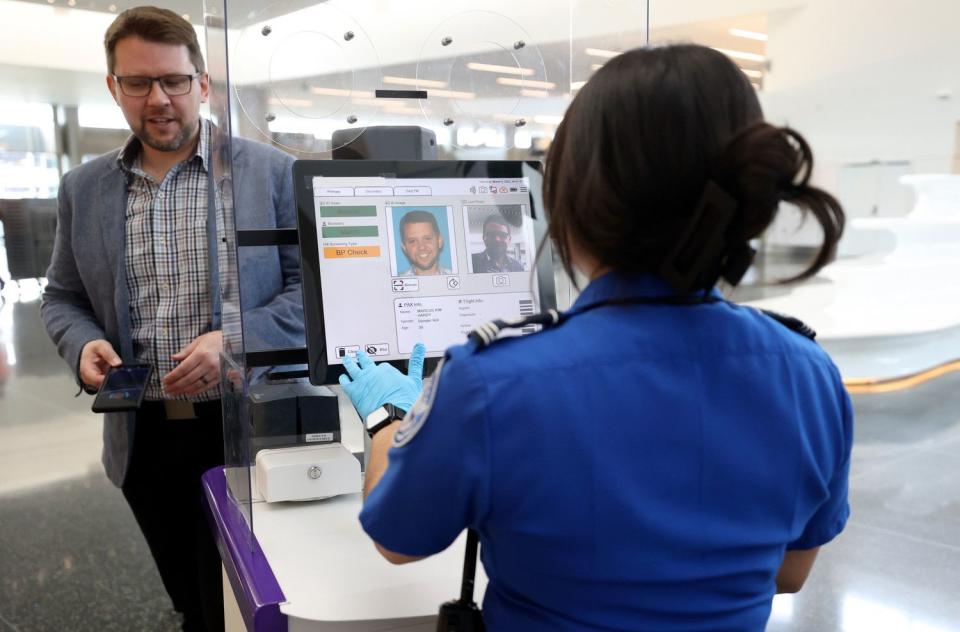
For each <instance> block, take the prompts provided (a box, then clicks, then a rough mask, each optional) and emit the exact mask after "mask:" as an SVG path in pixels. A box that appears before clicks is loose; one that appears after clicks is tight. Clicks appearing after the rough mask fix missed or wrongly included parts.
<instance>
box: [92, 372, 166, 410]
mask: <svg viewBox="0 0 960 632" xmlns="http://www.w3.org/2000/svg"><path fill="white" fill-rule="evenodd" d="M152 373H153V365H150V364H124V365H121V366H112V367H110V369H109V370H107V375H106V376H105V377H104V378H103V383H102V384H101V385H100V390H98V391H97V396H96V397H94V398H93V406H92V408H93V412H95V413H112V412H118V411H123V410H136V409H138V408H140V404H141V402H143V395H144V393H146V390H147V382H148V381H149V380H150V375H151V374H152Z"/></svg>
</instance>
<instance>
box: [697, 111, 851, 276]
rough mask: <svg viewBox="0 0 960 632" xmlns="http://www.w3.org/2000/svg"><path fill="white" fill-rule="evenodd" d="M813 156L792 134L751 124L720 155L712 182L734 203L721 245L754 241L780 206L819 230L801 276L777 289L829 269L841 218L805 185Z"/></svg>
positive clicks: (830, 201) (829, 201) (833, 202)
mask: <svg viewBox="0 0 960 632" xmlns="http://www.w3.org/2000/svg"><path fill="white" fill-rule="evenodd" d="M812 171H813V152H812V151H811V150H810V145H809V144H808V143H807V141H806V139H804V138H803V136H801V135H800V134H799V133H797V132H796V131H794V130H792V129H790V128H788V127H775V126H773V125H770V124H769V123H756V124H754V125H751V126H749V127H747V128H746V129H744V130H742V131H741V132H739V133H737V134H736V135H734V137H733V138H732V139H731V140H730V142H729V143H728V144H727V146H726V148H725V149H724V150H723V152H722V153H721V155H720V157H719V159H718V161H717V166H716V167H715V169H714V179H715V180H716V181H717V183H718V184H719V185H720V186H721V187H723V189H725V190H726V191H727V192H728V193H729V194H730V195H732V196H733V197H734V198H736V200H737V201H738V203H739V208H738V211H737V219H736V220H735V221H734V222H733V224H732V226H731V227H730V231H729V232H728V234H727V239H728V241H729V242H731V243H736V242H741V243H742V242H745V241H748V240H750V239H753V238H755V237H759V236H760V235H761V234H762V233H763V231H764V230H766V229H767V227H769V226H770V224H771V223H773V220H774V218H775V217H776V214H777V211H778V210H779V206H780V202H781V201H784V202H789V203H790V204H793V205H795V206H797V207H799V208H800V210H801V211H802V212H803V213H804V214H805V215H806V214H807V213H809V214H812V215H813V217H814V219H816V221H817V223H818V224H820V226H821V228H822V229H823V242H822V244H821V246H820V251H819V252H818V253H817V256H816V257H815V258H814V259H813V261H812V262H811V263H810V266H809V267H807V268H806V269H805V270H804V271H802V272H800V273H799V274H797V275H795V276H793V277H790V278H788V279H783V280H782V281H781V283H788V282H792V281H799V280H802V279H807V278H809V277H811V276H813V275H814V274H816V273H817V272H818V271H820V270H821V269H822V268H823V267H824V266H825V265H827V264H828V263H830V262H831V261H832V260H833V258H834V257H835V255H836V252H837V242H839V241H840V237H841V236H842V235H843V228H844V222H845V218H844V213H843V209H842V208H841V206H840V203H839V202H838V201H837V199H836V198H835V197H833V196H832V195H830V194H829V193H827V192H826V191H823V190H822V189H819V188H817V187H814V186H811V185H810V174H811V173H812Z"/></svg>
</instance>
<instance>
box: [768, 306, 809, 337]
mask: <svg viewBox="0 0 960 632" xmlns="http://www.w3.org/2000/svg"><path fill="white" fill-rule="evenodd" d="M760 311H761V312H763V313H764V314H765V315H766V316H769V317H770V318H772V319H774V320H775V321H777V322H778V323H780V324H781V325H783V326H784V327H786V328H787V329H789V330H791V331H795V332H797V333H798V334H800V335H801V336H803V337H805V338H809V339H810V340H813V339H814V338H816V337H817V332H816V331H814V330H813V328H812V327H810V326H809V325H808V324H806V323H805V322H803V321H802V320H800V319H799V318H794V317H793V316H787V315H786V314H781V313H779V312H774V311H771V310H769V309H761V310H760Z"/></svg>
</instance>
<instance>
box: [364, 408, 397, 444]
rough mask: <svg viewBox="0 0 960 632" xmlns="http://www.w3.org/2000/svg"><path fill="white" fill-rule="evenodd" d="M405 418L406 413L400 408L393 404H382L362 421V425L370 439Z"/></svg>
mask: <svg viewBox="0 0 960 632" xmlns="http://www.w3.org/2000/svg"><path fill="white" fill-rule="evenodd" d="M406 416H407V411H405V410H404V409H402V408H400V407H399V406H394V405H393V404H384V405H383V406H381V407H380V408H378V409H376V410H375V411H373V412H372V413H370V414H369V415H367V418H366V419H365V420H364V425H366V427H367V434H368V435H370V437H373V435H375V434H377V433H378V432H380V431H381V430H383V429H384V428H386V427H387V426H389V425H390V424H392V423H393V422H395V421H396V420H398V419H403V418H404V417H406Z"/></svg>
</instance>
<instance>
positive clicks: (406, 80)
mask: <svg viewBox="0 0 960 632" xmlns="http://www.w3.org/2000/svg"><path fill="white" fill-rule="evenodd" d="M383 82H384V83H392V84H393V85H396V86H416V87H420V88H446V87H447V82H446V81H433V80H432V79H416V78H414V77H391V76H389V75H388V76H386V77H384V78H383Z"/></svg>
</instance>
